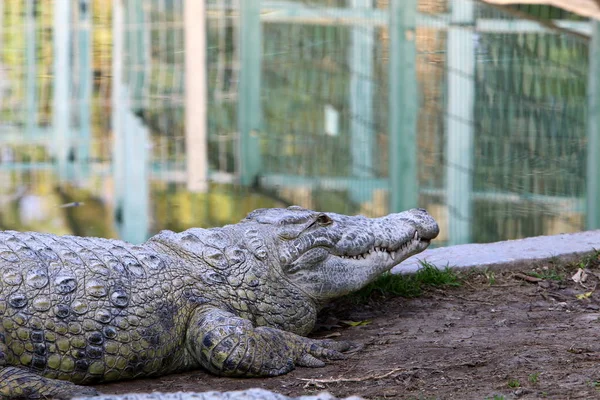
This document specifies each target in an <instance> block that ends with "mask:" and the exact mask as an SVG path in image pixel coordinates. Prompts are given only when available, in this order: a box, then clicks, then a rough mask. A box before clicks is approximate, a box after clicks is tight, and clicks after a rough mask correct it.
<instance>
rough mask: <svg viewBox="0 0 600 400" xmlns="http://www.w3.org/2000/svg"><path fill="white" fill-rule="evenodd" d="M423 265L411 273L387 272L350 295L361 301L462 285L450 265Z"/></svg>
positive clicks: (412, 294)
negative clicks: (440, 266) (431, 288)
mask: <svg viewBox="0 0 600 400" xmlns="http://www.w3.org/2000/svg"><path fill="white" fill-rule="evenodd" d="M421 266H422V268H421V269H419V270H418V271H417V272H415V273H414V274H410V275H408V274H407V275H400V274H392V273H389V272H388V273H385V274H383V275H381V276H380V277H379V278H377V279H376V280H375V281H374V282H371V283H370V284H369V285H367V286H366V287H364V288H362V289H361V290H359V291H358V292H356V293H354V294H352V295H350V296H351V297H353V298H355V299H356V300H358V301H361V302H362V301H366V300H368V299H370V298H372V297H374V296H380V297H390V296H401V297H418V296H420V295H421V294H422V293H423V289H425V288H427V287H442V286H460V285H461V279H460V277H459V275H458V274H457V273H456V272H455V271H453V270H452V269H450V268H448V267H446V268H444V269H439V268H437V267H436V266H434V265H432V264H429V263H427V262H421Z"/></svg>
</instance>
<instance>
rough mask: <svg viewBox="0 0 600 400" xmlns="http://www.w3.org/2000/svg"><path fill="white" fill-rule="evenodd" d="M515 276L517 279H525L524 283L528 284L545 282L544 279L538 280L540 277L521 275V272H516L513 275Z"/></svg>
mask: <svg viewBox="0 0 600 400" xmlns="http://www.w3.org/2000/svg"><path fill="white" fill-rule="evenodd" d="M513 276H514V277H515V278H519V279H523V280H524V281H527V282H532V283H537V282H541V281H543V279H542V278H538V277H535V276H530V275H525V274H522V273H520V272H515V273H514V274H513Z"/></svg>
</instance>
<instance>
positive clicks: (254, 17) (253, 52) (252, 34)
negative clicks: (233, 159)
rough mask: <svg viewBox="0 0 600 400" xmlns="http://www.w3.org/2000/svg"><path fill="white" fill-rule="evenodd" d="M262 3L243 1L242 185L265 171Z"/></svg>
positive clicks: (240, 109)
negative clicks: (262, 101) (263, 157)
mask: <svg viewBox="0 0 600 400" xmlns="http://www.w3.org/2000/svg"><path fill="white" fill-rule="evenodd" d="M260 4H261V1H260V0H252V1H247V0H241V1H240V30H239V31H240V39H239V43H240V82H239V97H238V130H239V140H238V146H239V158H240V171H239V174H240V183H241V184H242V185H252V184H254V183H255V181H256V179H257V178H258V175H259V173H260V169H261V154H260V140H259V139H260V138H259V133H260V125H261V120H262V116H261V111H262V107H261V98H260V74H261V57H262V54H261V53H262V38H261V26H260Z"/></svg>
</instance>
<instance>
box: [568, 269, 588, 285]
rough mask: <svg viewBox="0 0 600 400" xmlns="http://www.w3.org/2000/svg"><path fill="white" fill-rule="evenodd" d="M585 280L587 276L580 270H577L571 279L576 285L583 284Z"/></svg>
mask: <svg viewBox="0 0 600 400" xmlns="http://www.w3.org/2000/svg"><path fill="white" fill-rule="evenodd" d="M587 278H588V274H587V273H586V272H585V271H584V270H583V269H582V268H579V269H578V270H577V272H576V273H575V275H573V276H572V277H571V279H573V280H574V281H575V282H576V283H583V282H585V281H587Z"/></svg>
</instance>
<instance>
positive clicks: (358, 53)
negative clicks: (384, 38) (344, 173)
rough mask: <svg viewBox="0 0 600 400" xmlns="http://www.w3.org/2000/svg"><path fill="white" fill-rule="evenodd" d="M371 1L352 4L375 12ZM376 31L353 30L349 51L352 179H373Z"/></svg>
mask: <svg viewBox="0 0 600 400" xmlns="http://www.w3.org/2000/svg"><path fill="white" fill-rule="evenodd" d="M372 2H373V1H372V0H351V2H350V5H351V7H352V8H355V9H359V10H365V9H370V8H372ZM373 33H374V30H373V27H372V26H368V25H366V24H363V25H358V26H353V27H352V34H351V37H352V47H351V50H350V57H349V58H350V60H349V61H350V62H349V64H350V73H351V74H352V75H351V78H350V79H351V81H350V118H351V120H350V134H351V136H352V138H351V142H350V143H351V153H352V176H355V177H361V178H366V177H371V176H373V150H374V145H373V143H374V142H375V132H374V129H373V124H374V123H373V82H372V80H373V42H374V39H373Z"/></svg>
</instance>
